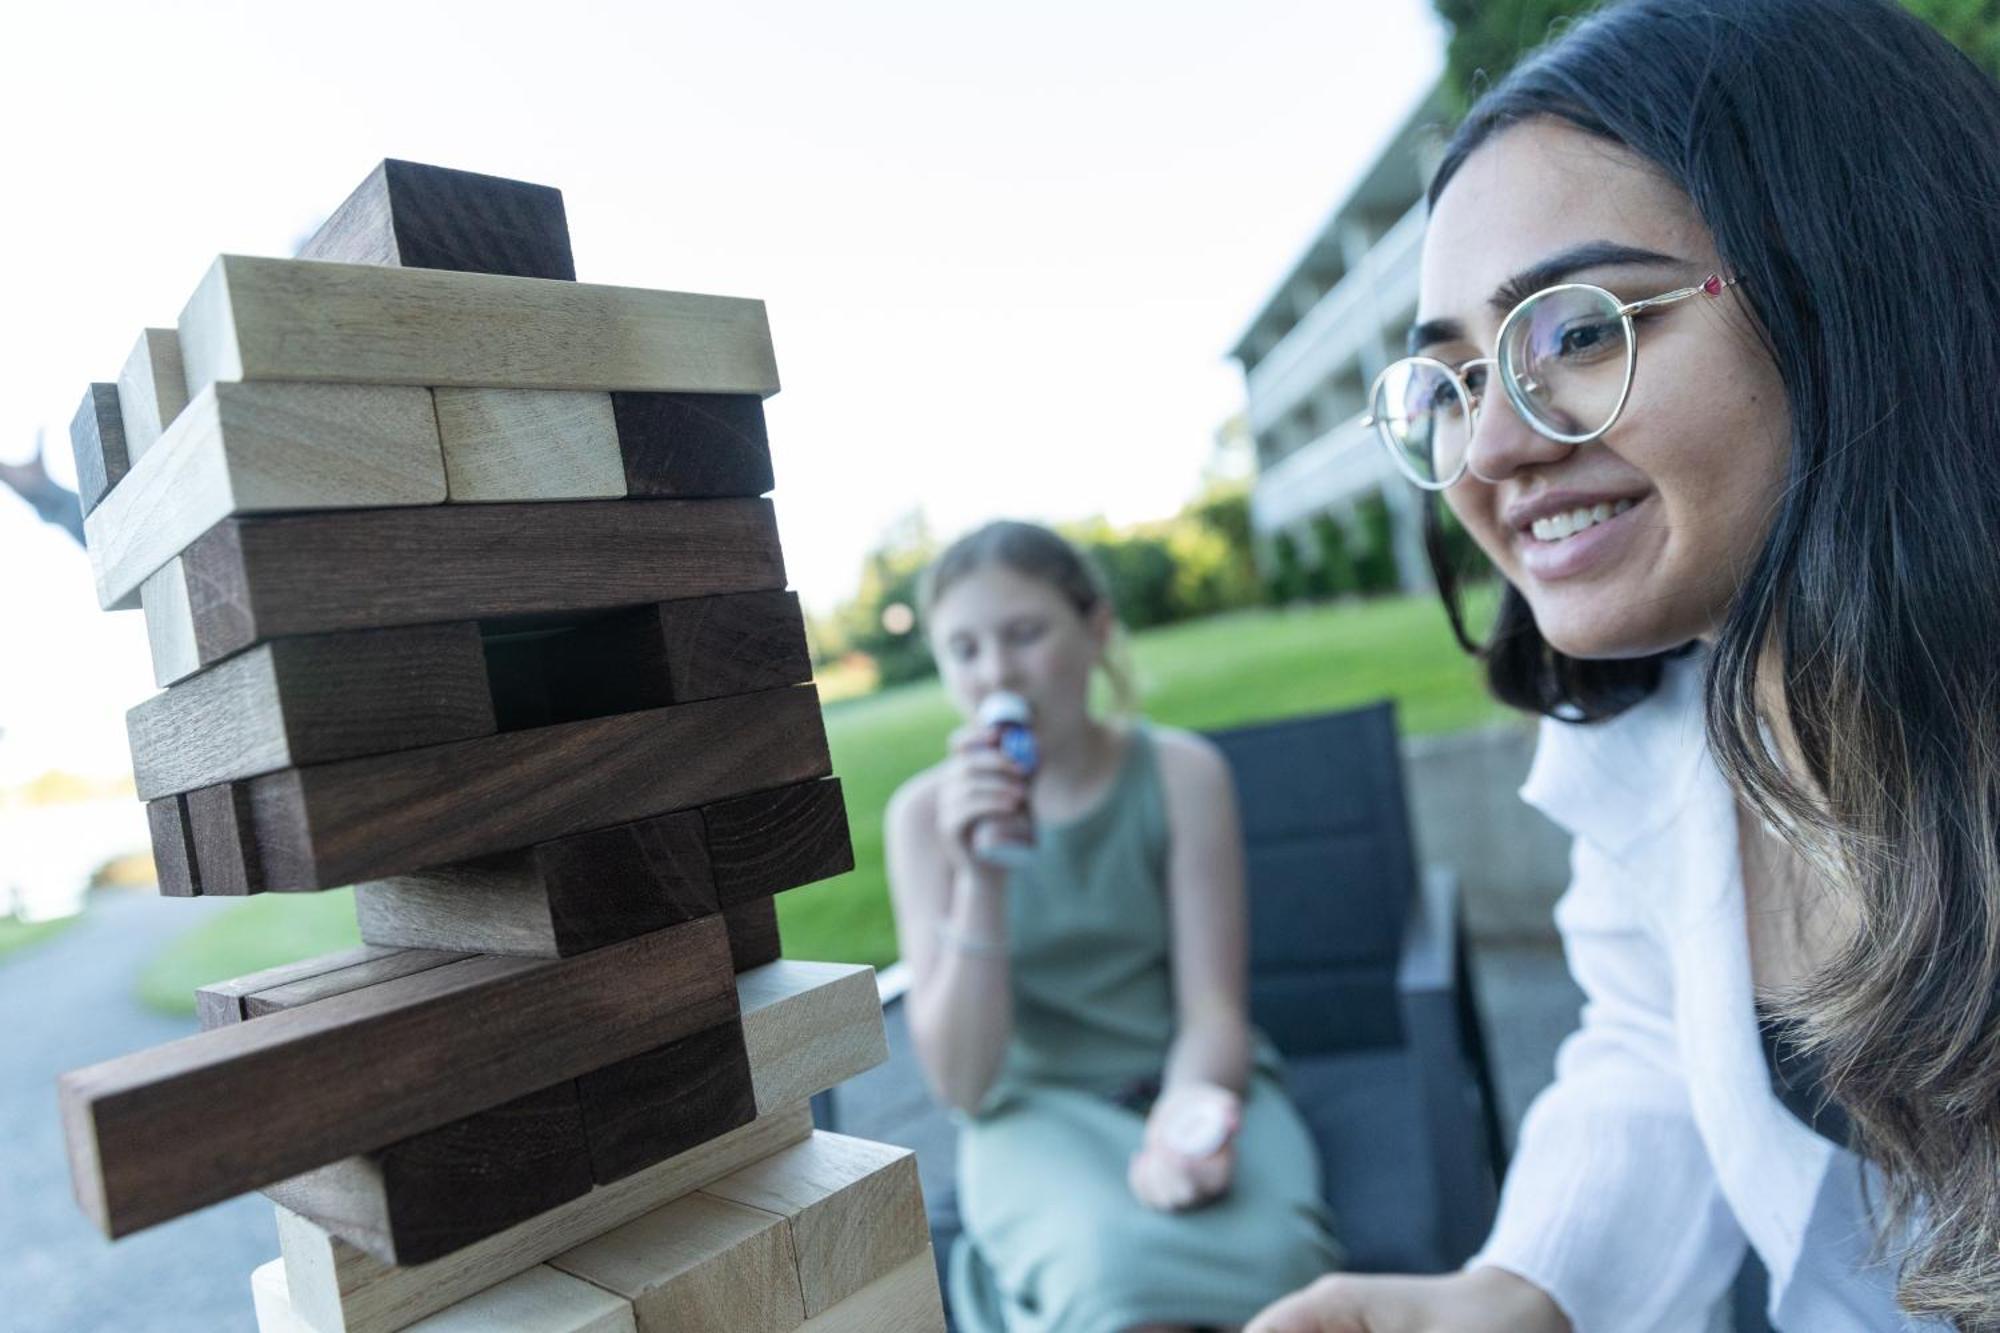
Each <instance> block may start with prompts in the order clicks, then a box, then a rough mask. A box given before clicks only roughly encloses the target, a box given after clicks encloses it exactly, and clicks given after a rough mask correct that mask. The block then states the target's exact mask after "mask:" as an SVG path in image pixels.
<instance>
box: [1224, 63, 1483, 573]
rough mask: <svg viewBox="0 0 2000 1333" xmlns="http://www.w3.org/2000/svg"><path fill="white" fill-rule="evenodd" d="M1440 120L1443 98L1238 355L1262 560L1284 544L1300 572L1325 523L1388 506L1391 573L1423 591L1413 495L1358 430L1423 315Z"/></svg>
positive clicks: (1409, 127) (1319, 239) (1413, 120)
mask: <svg viewBox="0 0 2000 1333" xmlns="http://www.w3.org/2000/svg"><path fill="white" fill-rule="evenodd" d="M1443 123H1444V115H1443V112H1442V111H1441V109H1440V102H1439V99H1438V96H1437V93H1436V91H1435V90H1433V91H1432V92H1431V93H1430V94H1429V95H1427V96H1426V97H1425V98H1424V99H1423V100H1422V101H1420V102H1419V103H1418V104H1417V106H1416V107H1415V108H1414V109H1413V110H1412V111H1411V112H1410V114H1409V115H1408V116H1407V117H1405V118H1404V120H1403V122H1402V124H1401V125H1400V126H1399V127H1398V128H1397V130H1396V132H1395V133H1394V134H1393V135H1392V136H1391V137H1390V139H1389V142H1388V143H1387V144H1386V145H1385V146H1384V147H1383V148H1382V150H1381V152H1380V153H1379V154H1377V156H1376V157H1375V160H1374V161H1373V162H1372V163H1371V164H1370V165H1369V166H1368V168H1367V170H1365V171H1364V172H1363V173H1362V175H1361V179H1360V181H1359V182H1358V183H1357V184H1356V185H1355V186H1354V188H1353V189H1352V190H1351V191H1349V192H1348V195H1347V197H1346V198H1345V199H1343V200H1341V201H1340V203H1339V205H1338V206H1336V207H1335V208H1334V210H1333V212H1332V214H1331V215H1330V216H1329V217H1328V218H1327V220H1326V222H1325V223H1324V224H1322V225H1321V227H1320V229H1319V231H1318V233H1317V234H1315V235H1314V237H1313V239H1312V241H1311V243H1310V244H1308V245H1307V246H1306V248H1305V252H1304V253H1303V254H1301V255H1300V256H1299V257H1298V259H1297V260H1296V261H1295V262H1294V263H1293V264H1292V266H1291V268H1290V269H1289V270H1288V271H1287V272H1286V273H1285V275H1284V278H1283V279H1282V280H1281V281H1280V282H1279V283H1278V284H1277V286H1276V288H1275V289H1274V290H1273V291H1272V292H1271V294H1270V296H1269V297H1267V298H1266V299H1265V301H1264V305H1263V308H1262V309H1261V310H1259V311H1258V312H1257V315H1256V318H1254V319H1252V320H1251V321H1250V324H1249V327H1248V328H1246V329H1245V330H1244V331H1243V335H1242V336H1241V337H1240V338H1238V339H1237V341H1236V345H1235V346H1234V347H1233V348H1231V349H1230V355H1231V356H1232V357H1233V358H1235V359H1236V360H1237V361H1238V362H1240V363H1241V364H1242V367H1243V378H1244V386H1245V393H1246V398H1247V406H1246V408H1245V414H1246V416H1247V418H1248V422H1249V429H1250V433H1251V435H1252V437H1253V438H1254V440H1255V441H1256V456H1257V481H1256V486H1255V489H1254V490H1253V491H1252V492H1251V519H1252V523H1253V526H1254V529H1255V531H1256V534H1257V536H1258V538H1259V546H1260V548H1261V549H1264V550H1266V551H1268V549H1269V546H1270V544H1271V541H1272V540H1273V539H1274V538H1275V537H1276V536H1277V534H1279V533H1281V532H1289V533H1291V534H1292V535H1293V538H1294V540H1295V541H1296V542H1297V544H1298V547H1299V549H1300V551H1301V552H1302V553H1304V559H1305V560H1306V561H1307V562H1308V563H1311V562H1312V561H1313V560H1314V559H1315V558H1316V554H1315V553H1316V552H1317V550H1318V546H1317V543H1316V542H1315V541H1314V539H1313V537H1312V534H1311V532H1310V525H1311V523H1312V520H1313V518H1314V517H1315V516H1316V515H1318V514H1321V513H1329V512H1330V513H1333V514H1334V515H1336V516H1337V517H1347V518H1351V516H1352V514H1353V512H1354V509H1355V506H1356V505H1357V504H1359V503H1360V502H1361V501H1362V500H1364V499H1365V498H1366V497H1368V496H1369V495H1371V494H1378V493H1379V494H1380V495H1381V496H1382V497H1383V498H1384V500H1386V501H1387V503H1388V506H1389V513H1390V517H1391V525H1392V531H1393V534H1394V542H1393V545H1394V549H1395V555H1396V567H1397V571H1398V573H1399V575H1400V577H1401V579H1402V581H1403V583H1404V585H1405V586H1406V587H1411V588H1417V587H1423V586H1425V585H1426V584H1427V583H1428V582H1429V579H1430V574H1429V570H1428V567H1427V566H1426V565H1425V562H1424V555H1423V536H1422V525H1421V518H1422V510H1421V508H1420V505H1419V496H1418V494H1417V492H1415V490H1414V489H1413V488H1412V487H1410V486H1409V484H1408V483H1407V482H1405V481H1404V480H1403V479H1402V476H1401V474H1400V473H1398V472H1397V471H1396V469H1395V465H1394V464H1393V463H1391V462H1390V460H1389V457H1388V454H1387V453H1386V452H1384V450H1383V449H1382V447H1381V445H1380V444H1378V443H1377V442H1376V440H1375V438H1374V436H1373V434H1372V433H1371V432H1370V431H1369V430H1368V428H1366V427H1364V426H1362V425H1360V424H1359V418H1360V417H1361V416H1362V415H1363V413H1364V412H1365V409H1366V407H1367V395H1368V388H1369V386H1370V385H1371V384H1372V383H1373V382H1374V379H1375V376H1376V374H1377V372H1379V371H1380V370H1381V369H1382V367H1383V366H1385V365H1387V364H1388V363H1389V362H1390V361H1391V360H1393V359H1394V358H1396V357H1398V356H1401V355H1402V342H1403V336H1404V332H1405V330H1407V329H1408V328H1409V326H1410V324H1411V322H1412V320H1413V318H1414V316H1415V312H1416V306H1417V261H1418V254H1419V250H1420V247H1421V245H1422V241H1423V228H1424V204H1423V196H1424V187H1425V186H1426V184H1428V182H1429V180H1430V176H1431V172H1432V170H1433V169H1434V168H1435V167H1436V165H1437V159H1438V153H1439V149H1440V148H1441V146H1442V139H1441V136H1440V132H1439V128H1440V126H1441V125H1442V124H1443Z"/></svg>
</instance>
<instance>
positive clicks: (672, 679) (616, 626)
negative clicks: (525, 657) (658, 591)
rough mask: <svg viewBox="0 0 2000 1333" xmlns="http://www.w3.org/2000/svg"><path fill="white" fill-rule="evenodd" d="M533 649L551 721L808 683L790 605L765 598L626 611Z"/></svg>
mask: <svg viewBox="0 0 2000 1333" xmlns="http://www.w3.org/2000/svg"><path fill="white" fill-rule="evenodd" d="M539 643H540V651H541V654H542V662H543V665H542V678H543V685H544V688H545V690H546V692H547V693H546V697H547V699H548V701H549V707H550V709H551V718H552V720H555V721H568V720H574V719H576V718H584V717H603V716H608V715H609V714H612V713H626V712H632V711H634V710H636V709H640V708H654V707H658V706H660V705H661V704H667V703H693V702H695V701H696V700H700V699H719V698H721V697H723V696H725V695H731V694H749V693H751V692H752V691H754V690H768V689H776V688H777V687H778V686H781V685H797V684H801V683H803V682H805V681H809V680H811V679H812V656H811V653H810V652H809V651H808V650H807V648H806V630H805V617H804V615H803V614H802V613H801V611H800V610H799V601H798V596H797V594H795V593H790V592H785V591H782V590H775V589H774V590H768V591H761V592H747V593H735V594H731V595H727V596H720V597H693V598H681V599H676V600H674V601H669V602H661V603H659V604H657V605H654V606H640V607H633V608H632V609H630V610H628V611H620V612H617V613H614V614H612V615H608V616H602V617H599V618H597V619H594V620H590V621H586V622H584V623H582V624H579V625H577V626H575V627H574V628H572V629H570V630H568V631H566V632H565V633H563V634H560V635H554V636H550V637H547V638H544V639H542V640H540V641H539Z"/></svg>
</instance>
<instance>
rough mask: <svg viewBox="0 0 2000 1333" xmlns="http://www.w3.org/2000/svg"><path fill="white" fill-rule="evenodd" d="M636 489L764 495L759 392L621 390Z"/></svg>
mask: <svg viewBox="0 0 2000 1333" xmlns="http://www.w3.org/2000/svg"><path fill="white" fill-rule="evenodd" d="M611 403H612V407H613V409H614V411H615V412H616V413H617V417H618V444H619V447H620V449H622V450H623V452H624V458H625V485H626V488H627V490H628V491H629V492H630V493H631V494H633V495H647V496H667V495H672V496H688V497H692V496H703V495H762V494H764V493H765V492H766V491H769V490H770V489H771V487H772V484H773V480H772V475H771V442H770V437H769V435H768V434H766V432H765V429H764V403H763V400H762V399H761V398H759V397H758V396H757V395H756V394H754V393H740V394H736V393H617V394H613V395H612V397H611Z"/></svg>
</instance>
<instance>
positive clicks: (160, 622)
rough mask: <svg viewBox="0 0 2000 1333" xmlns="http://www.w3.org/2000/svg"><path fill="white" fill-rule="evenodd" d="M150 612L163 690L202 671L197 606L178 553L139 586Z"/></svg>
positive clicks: (156, 674) (149, 637)
mask: <svg viewBox="0 0 2000 1333" xmlns="http://www.w3.org/2000/svg"><path fill="white" fill-rule="evenodd" d="M139 604H140V605H141V606H142V607H144V608H145V614H146V646H147V648H148V649H149V650H150V651H151V653H152V657H153V683H154V684H155V685H158V686H159V687H160V688H161V689H165V688H166V687H167V686H169V685H172V684H173V683H174V682H176V681H181V680H186V679H187V678H188V677H189V676H192V675H193V674H194V673H195V672H197V671H199V670H201V652H200V650H199V649H198V648H196V647H195V642H194V605H193V603H192V602H191V601H190V600H189V599H188V582H187V564H186V562H184V561H183V560H182V559H181V558H180V557H179V556H175V557H174V558H173V559H172V560H169V561H167V563H166V564H164V565H162V566H160V569H159V571H158V572H157V573H155V574H154V575H153V576H152V577H151V578H149V579H147V580H146V581H145V582H144V583H142V584H140V585H139Z"/></svg>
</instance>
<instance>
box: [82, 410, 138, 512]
mask: <svg viewBox="0 0 2000 1333" xmlns="http://www.w3.org/2000/svg"><path fill="white" fill-rule="evenodd" d="M69 447H70V452H71V453H72V454H73V455H74V456H75V458H76V496H77V500H78V502H79V503H80V504H81V505H82V506H83V516H84V517H85V518H89V517H90V511H91V510H93V509H95V508H96V507H97V502H98V501H99V500H102V499H103V498H104V496H105V493H106V492H108V491H109V490H110V489H111V488H112V487H113V486H116V485H117V484H118V483H119V482H120V481H122V480H124V477H125V473H126V472H127V471H128V470H129V469H130V468H131V466H132V458H131V455H130V454H129V453H128V452H127V451H126V448H125V419H124V417H123V416H122V415H120V413H119V408H118V386H117V385H116V384H93V385H91V386H90V387H89V388H88V389H85V390H84V391H83V403H82V405H81V406H79V407H78V408H77V409H76V415H75V416H74V417H72V418H71V419H70V423H69Z"/></svg>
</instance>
